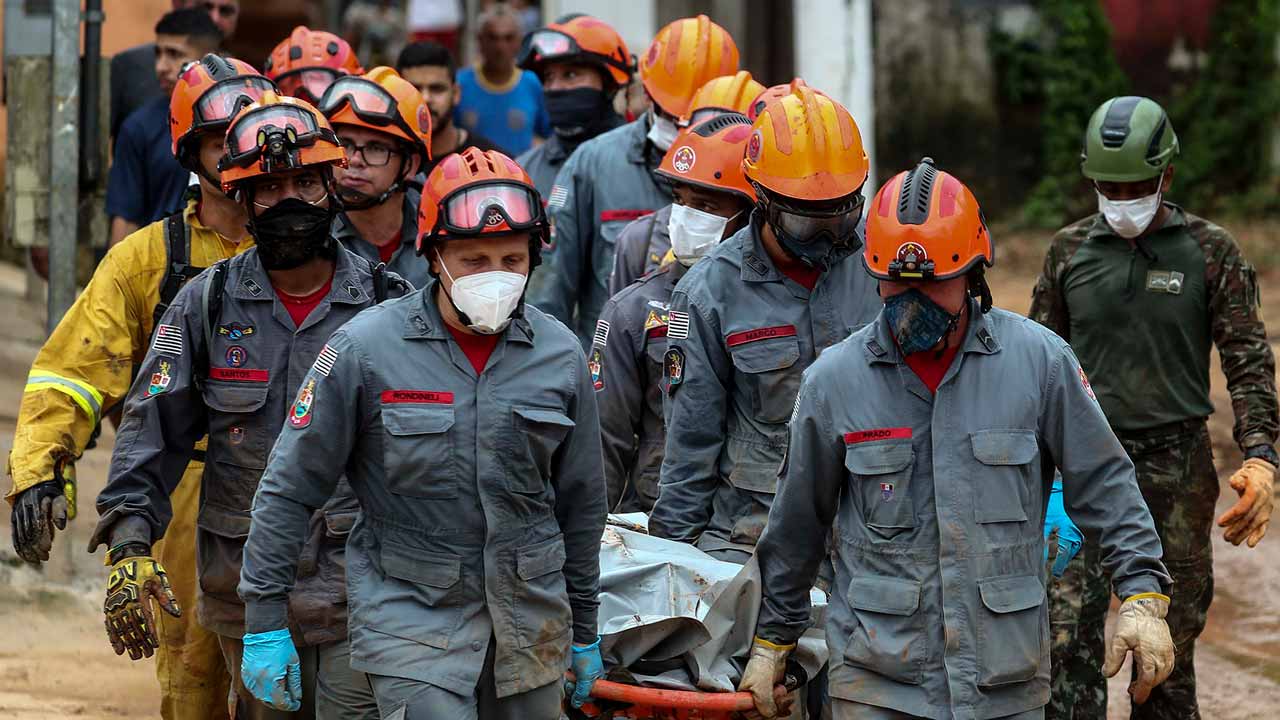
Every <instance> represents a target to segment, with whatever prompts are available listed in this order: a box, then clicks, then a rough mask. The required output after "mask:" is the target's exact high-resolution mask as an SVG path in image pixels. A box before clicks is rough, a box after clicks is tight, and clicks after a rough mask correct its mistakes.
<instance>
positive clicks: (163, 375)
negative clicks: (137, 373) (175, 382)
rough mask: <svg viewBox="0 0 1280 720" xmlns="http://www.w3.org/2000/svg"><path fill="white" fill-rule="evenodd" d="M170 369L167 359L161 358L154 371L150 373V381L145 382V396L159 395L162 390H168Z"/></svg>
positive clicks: (170, 378)
mask: <svg viewBox="0 0 1280 720" xmlns="http://www.w3.org/2000/svg"><path fill="white" fill-rule="evenodd" d="M170 369H171V367H170V365H169V361H168V360H161V361H160V367H159V369H157V370H156V372H153V373H151V381H150V382H149V383H147V394H146V396H145V397H151V396H152V395H159V394H160V393H162V392H168V390H169V382H170V381H171V380H172V379H173V377H172V376H171V375H170V374H169V370H170Z"/></svg>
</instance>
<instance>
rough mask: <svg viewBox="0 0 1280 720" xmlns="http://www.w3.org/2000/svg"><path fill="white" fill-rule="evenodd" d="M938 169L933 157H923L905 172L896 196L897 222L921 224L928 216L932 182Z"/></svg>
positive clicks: (936, 175)
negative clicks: (900, 191) (934, 164)
mask: <svg viewBox="0 0 1280 720" xmlns="http://www.w3.org/2000/svg"><path fill="white" fill-rule="evenodd" d="M937 177H938V170H937V168H935V167H934V166H933V158H924V159H923V160H921V161H920V164H919V165H916V166H915V168H914V169H913V170H912V171H911V172H909V173H907V177H906V178H905V179H904V180H903V181H902V194H901V195H899V196H898V222H900V223H902V224H903V225H923V224H924V221H925V220H927V219H928V218H929V199H930V198H931V197H932V196H933V182H934V180H936V179H937Z"/></svg>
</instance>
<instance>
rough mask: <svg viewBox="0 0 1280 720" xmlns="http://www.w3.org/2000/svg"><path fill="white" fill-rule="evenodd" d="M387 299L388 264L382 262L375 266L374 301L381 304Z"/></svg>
mask: <svg viewBox="0 0 1280 720" xmlns="http://www.w3.org/2000/svg"><path fill="white" fill-rule="evenodd" d="M386 299H387V264H386V263H384V262H380V263H378V264H377V265H374V266H373V301H374V302H375V303H378V304H381V303H382V301H383V300H386Z"/></svg>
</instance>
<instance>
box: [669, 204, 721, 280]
mask: <svg viewBox="0 0 1280 720" xmlns="http://www.w3.org/2000/svg"><path fill="white" fill-rule="evenodd" d="M733 217H737V214H735V215H734V216H733ZM732 219H733V218H727V217H721V216H719V215H715V214H712V213H709V212H703V211H702V210H696V209H694V208H691V207H689V206H687V205H675V204H673V205H672V206H671V219H670V220H669V221H667V231H668V232H669V233H670V234H671V253H672V254H673V255H675V256H676V260H679V261H680V264H681V265H684V266H685V267H689V266H690V265H693V264H694V263H695V262H697V261H698V259H699V258H701V257H702V256H703V255H706V254H707V253H709V252H711V248H713V247H715V246H716V244H717V243H719V242H720V241H721V240H722V239H724V229H725V228H726V227H728V225H729V221H730V220H732Z"/></svg>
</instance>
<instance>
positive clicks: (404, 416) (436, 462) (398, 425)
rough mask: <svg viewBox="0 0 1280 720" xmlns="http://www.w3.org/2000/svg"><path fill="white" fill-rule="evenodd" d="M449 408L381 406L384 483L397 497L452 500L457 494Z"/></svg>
mask: <svg viewBox="0 0 1280 720" xmlns="http://www.w3.org/2000/svg"><path fill="white" fill-rule="evenodd" d="M453 420H454V418H453V407H452V406H449V405H414V404H406V405H383V406H382V428H383V439H382V457H383V462H384V464H385V466H386V468H387V484H388V486H389V487H390V489H391V492H394V493H396V494H398V495H407V496H409V497H417V498H433V499H439V498H452V497H457V495H458V467H457V463H455V462H454V459H453V447H452V441H451V439H450V437H449V429H450V428H452V427H453Z"/></svg>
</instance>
